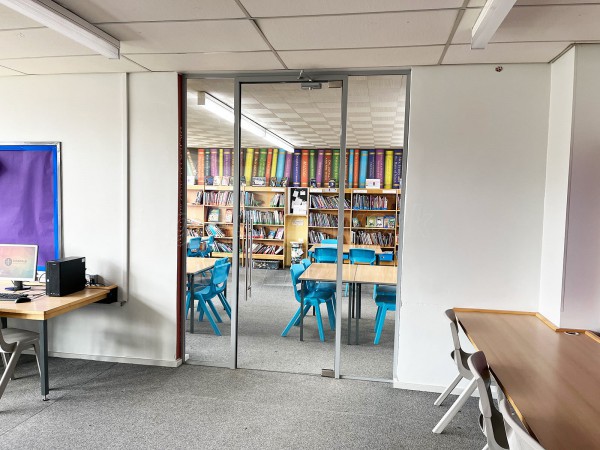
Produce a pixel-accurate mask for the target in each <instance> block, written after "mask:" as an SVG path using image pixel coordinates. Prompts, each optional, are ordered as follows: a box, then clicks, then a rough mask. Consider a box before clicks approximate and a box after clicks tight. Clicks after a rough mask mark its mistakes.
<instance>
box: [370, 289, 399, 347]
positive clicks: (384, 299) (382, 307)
mask: <svg viewBox="0 0 600 450" xmlns="http://www.w3.org/2000/svg"><path fill="white" fill-rule="evenodd" d="M373 298H374V299H375V304H376V305H377V314H376V315H375V340H374V341H373V343H374V344H375V345H378V344H379V341H380V339H381V332H382V331H383V325H384V323H385V316H386V314H387V312H388V311H396V286H378V285H375V287H374V288H373Z"/></svg>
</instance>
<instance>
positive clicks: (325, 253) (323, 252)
mask: <svg viewBox="0 0 600 450" xmlns="http://www.w3.org/2000/svg"><path fill="white" fill-rule="evenodd" d="M315 261H316V262H318V263H336V262H337V247H317V248H315Z"/></svg>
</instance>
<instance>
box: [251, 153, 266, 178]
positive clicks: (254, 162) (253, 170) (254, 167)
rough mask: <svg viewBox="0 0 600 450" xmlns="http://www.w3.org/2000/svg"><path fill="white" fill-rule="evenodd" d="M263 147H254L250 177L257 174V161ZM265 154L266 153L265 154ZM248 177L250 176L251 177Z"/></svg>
mask: <svg viewBox="0 0 600 450" xmlns="http://www.w3.org/2000/svg"><path fill="white" fill-rule="evenodd" d="M261 150H263V149H259V148H255V149H254V158H253V160H252V177H257V176H258V162H259V160H260V152H261ZM265 156H266V154H265ZM252 177H250V178H252Z"/></svg>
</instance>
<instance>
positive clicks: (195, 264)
mask: <svg viewBox="0 0 600 450" xmlns="http://www.w3.org/2000/svg"><path fill="white" fill-rule="evenodd" d="M219 259H221V258H194V257H187V258H186V263H185V264H186V272H187V274H188V275H192V274H196V273H198V272H203V271H205V270H208V269H212V267H213V266H214V265H215V262H217V261H218V260H219Z"/></svg>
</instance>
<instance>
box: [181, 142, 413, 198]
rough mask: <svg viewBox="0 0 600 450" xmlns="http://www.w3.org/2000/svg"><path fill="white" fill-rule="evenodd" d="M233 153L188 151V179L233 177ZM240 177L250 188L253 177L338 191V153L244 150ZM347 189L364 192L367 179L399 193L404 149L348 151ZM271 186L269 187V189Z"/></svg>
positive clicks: (334, 151) (329, 150)
mask: <svg viewBox="0 0 600 450" xmlns="http://www.w3.org/2000/svg"><path fill="white" fill-rule="evenodd" d="M233 162H234V158H233V149H231V148H199V149H192V148H190V149H188V155H187V164H188V175H190V176H194V178H195V180H196V184H200V185H202V184H205V182H206V179H207V178H208V177H210V178H211V179H213V180H214V178H215V177H219V178H221V179H222V177H231V176H233ZM240 163H241V166H240V173H241V174H242V175H244V176H245V177H246V183H247V184H250V182H251V179H252V177H265V178H267V181H270V180H271V179H272V178H276V179H277V183H278V184H279V183H280V182H281V179H282V178H287V179H288V186H300V187H308V186H310V185H311V180H315V183H314V184H315V185H316V187H329V185H330V182H333V183H334V184H335V187H339V182H340V180H339V178H340V177H339V163H340V151H339V149H311V150H307V149H296V150H295V151H294V153H288V152H286V151H285V150H283V149H278V148H244V149H242V154H241V155H240ZM345 165H346V180H348V183H347V185H346V187H349V188H364V187H365V182H366V179H367V178H377V179H379V180H380V183H381V184H380V185H381V187H382V188H384V189H399V188H400V187H401V182H402V181H401V180H402V149H348V151H347V152H346V160H345ZM268 184H269V183H267V185H268Z"/></svg>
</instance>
